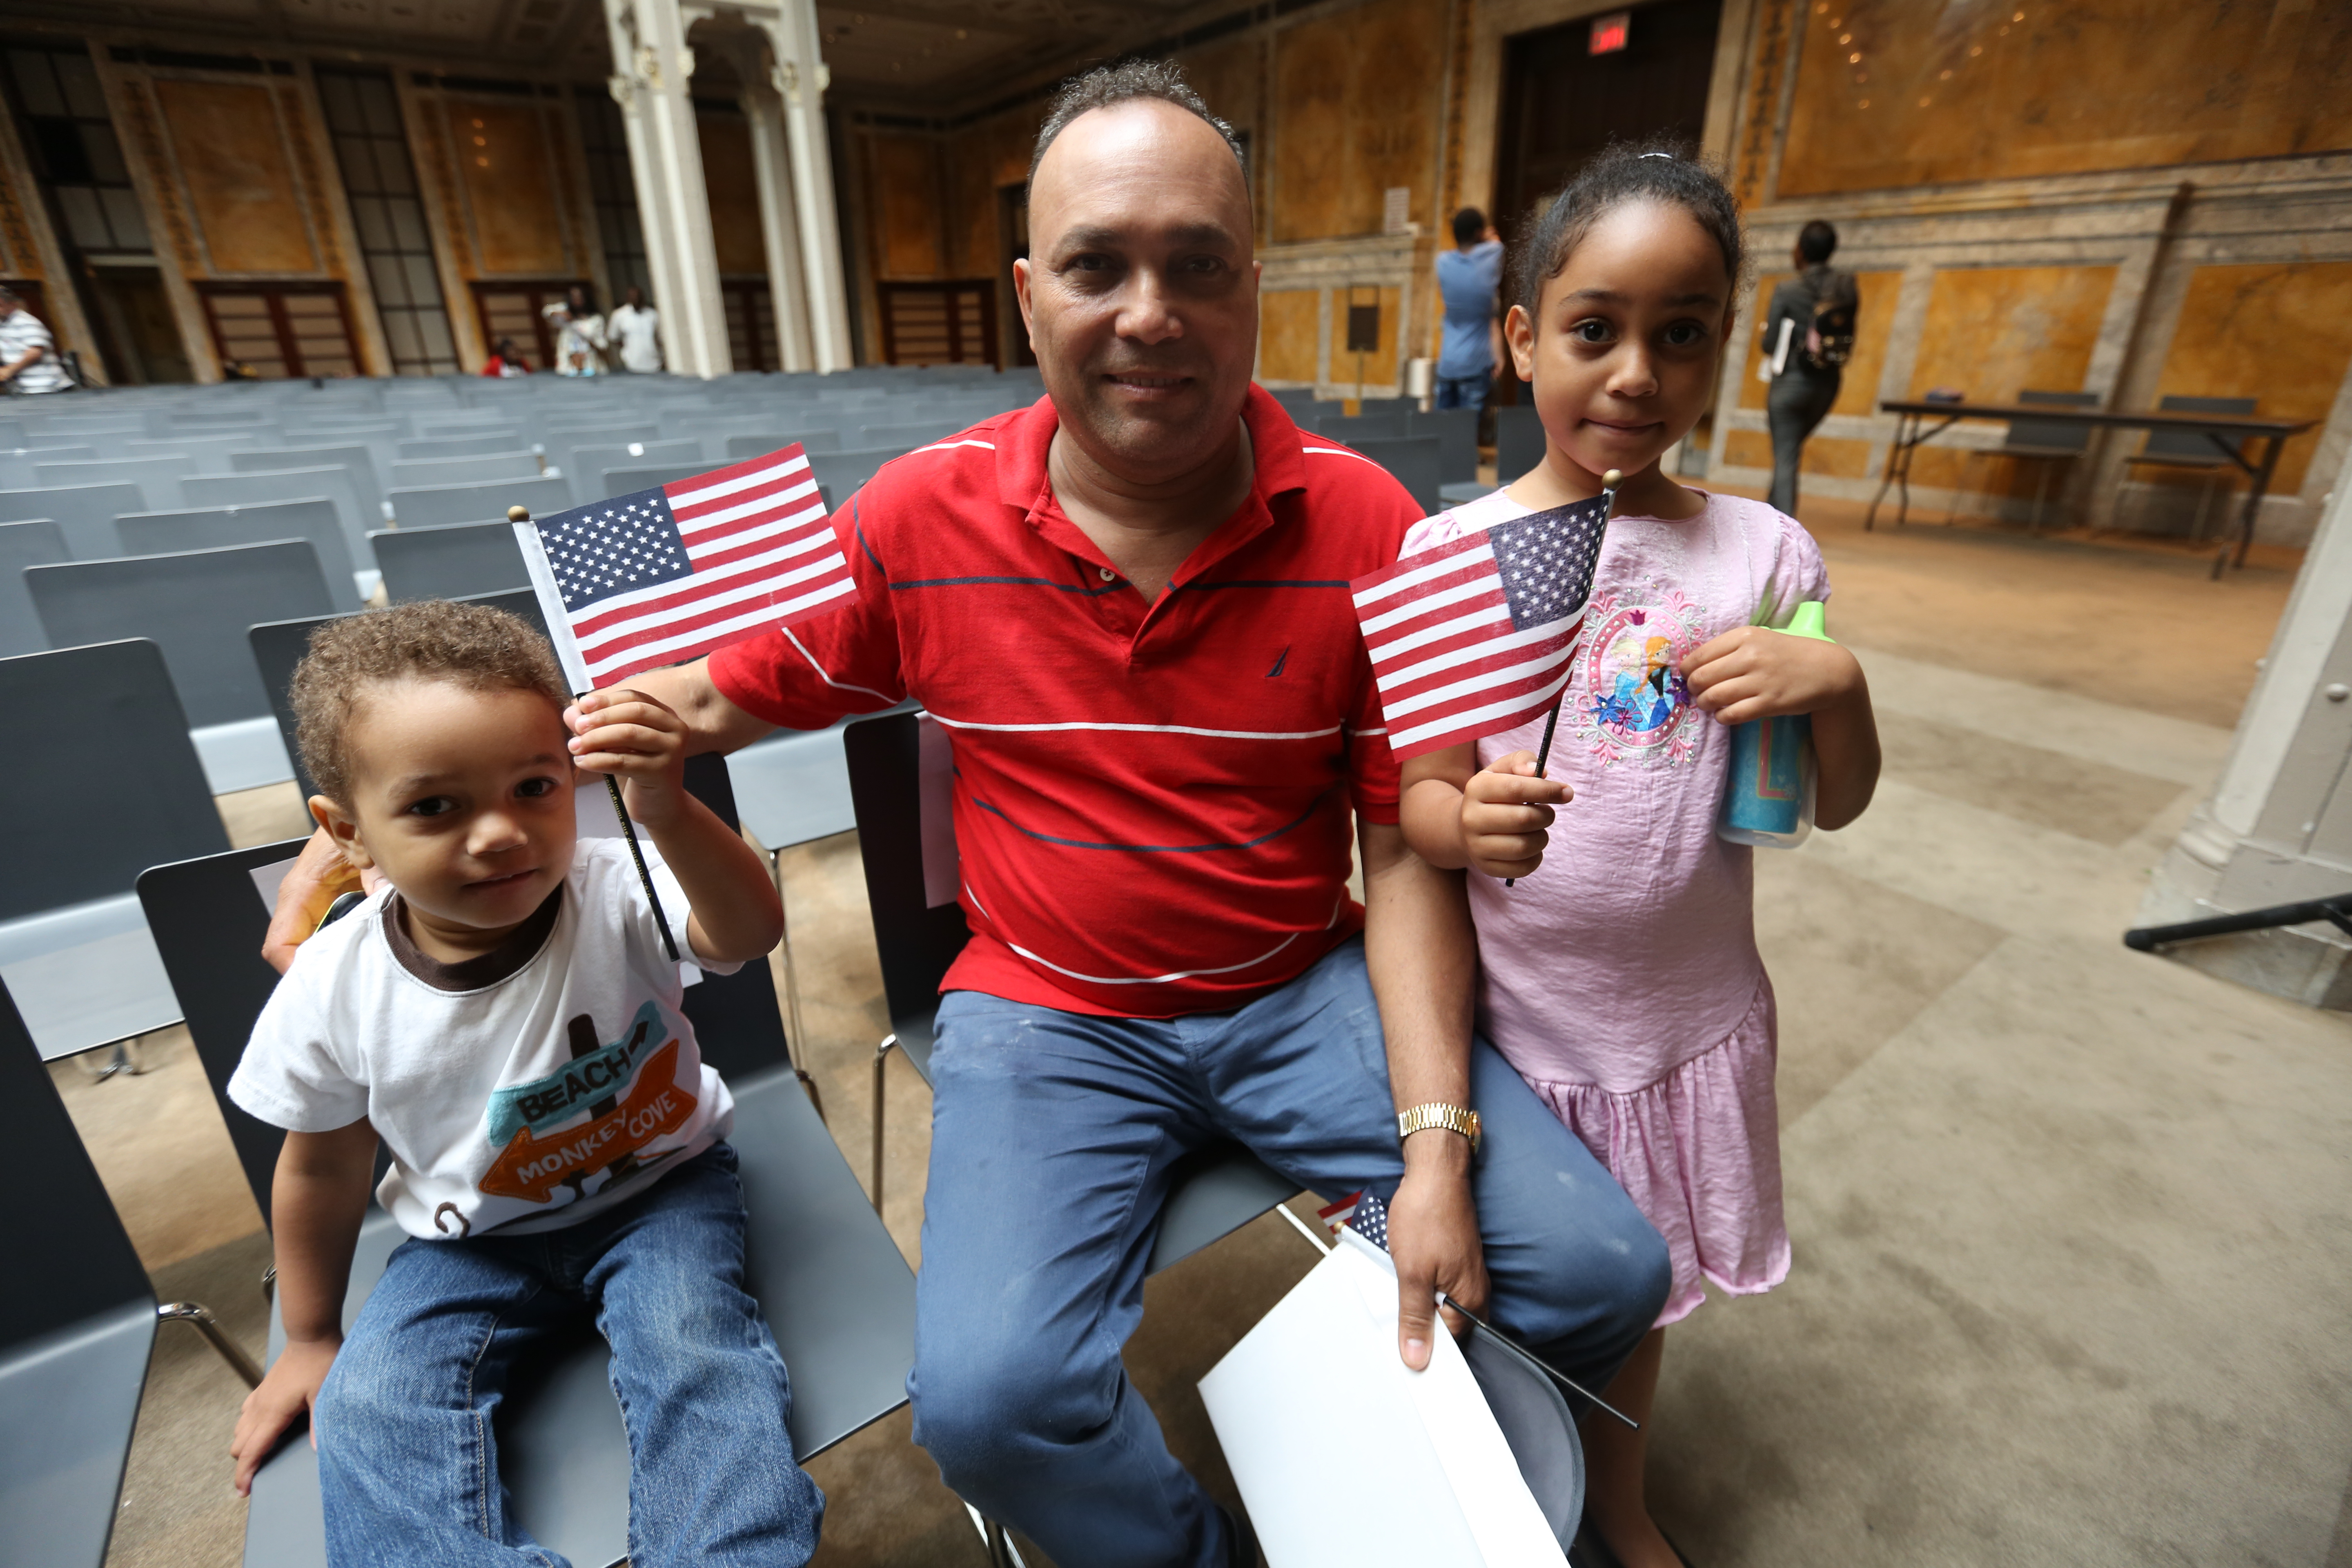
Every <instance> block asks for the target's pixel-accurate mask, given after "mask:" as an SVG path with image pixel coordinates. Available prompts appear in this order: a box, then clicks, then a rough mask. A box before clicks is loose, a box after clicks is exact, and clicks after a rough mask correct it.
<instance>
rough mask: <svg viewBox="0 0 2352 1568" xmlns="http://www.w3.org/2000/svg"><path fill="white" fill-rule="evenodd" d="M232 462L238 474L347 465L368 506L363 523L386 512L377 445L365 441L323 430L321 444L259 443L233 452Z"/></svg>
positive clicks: (232, 466)
mask: <svg viewBox="0 0 2352 1568" xmlns="http://www.w3.org/2000/svg"><path fill="white" fill-rule="evenodd" d="M228 466H229V471H230V472H231V473H238V474H242V473H252V472H258V471H262V470H267V469H271V468H346V469H349V470H350V471H351V476H352V487H353V488H354V489H356V490H357V491H358V494H359V500H360V504H361V505H362V507H364V508H365V509H366V510H365V514H364V515H363V516H362V517H361V518H360V520H359V522H360V526H362V527H365V526H366V525H367V524H368V523H371V522H373V521H377V520H378V519H379V518H381V517H382V516H383V512H382V511H381V510H378V507H377V503H378V502H380V501H381V500H383V488H384V487H383V477H382V476H381V475H379V474H378V473H377V472H376V467H375V451H374V448H373V447H369V446H366V445H365V444H363V443H359V442H347V441H343V440H340V439H338V438H337V437H334V436H332V435H327V434H321V435H320V437H319V444H318V445H317V446H300V447H294V446H283V447H281V446H271V447H255V448H253V449H251V450H249V451H242V452H231V453H230V454H229V455H228Z"/></svg>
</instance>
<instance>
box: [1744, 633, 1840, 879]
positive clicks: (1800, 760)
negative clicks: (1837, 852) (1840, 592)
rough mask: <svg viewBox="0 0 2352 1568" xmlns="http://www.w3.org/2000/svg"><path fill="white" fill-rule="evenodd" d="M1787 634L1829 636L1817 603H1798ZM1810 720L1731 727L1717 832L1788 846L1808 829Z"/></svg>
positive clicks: (1787, 718) (1785, 718)
mask: <svg viewBox="0 0 2352 1568" xmlns="http://www.w3.org/2000/svg"><path fill="white" fill-rule="evenodd" d="M1786 633H1787V635H1788V636H1790V637H1816V638H1819V639H1820V640H1821V641H1822V642H1830V641H1832V640H1833V639H1832V637H1830V634H1829V633H1828V632H1827V631H1826V630H1824V629H1823V628H1822V606H1821V605H1819V604H1817V603H1811V602H1808V603H1806V604H1802V605H1798V606H1797V613H1796V614H1795V615H1794V616H1791V617H1790V621H1789V625H1788V626H1787V628H1786ZM1815 782H1816V781H1815V776H1814V768H1813V721H1812V718H1811V715H1809V714H1804V713H1784V714H1780V715H1779V716H1778V717H1775V718H1771V719H1751V720H1749V721H1748V722H1747V723H1745V724H1739V725H1735V726H1734V727H1733V729H1732V731H1731V777H1730V778H1729V780H1727V782H1726V783H1725V784H1724V789H1723V810H1722V812H1721V813H1720V814H1719V815H1718V816H1717V817H1716V819H1715V833H1716V837H1718V838H1728V839H1730V840H1731V841H1732V842H1733V843H1734V844H1760V845H1763V846H1765V847H1769V848H1773V849H1793V848H1795V847H1797V846H1798V845H1800V844H1801V843H1803V842H1804V841H1805V835H1806V834H1808V833H1811V831H1812V830H1813V790H1814V785H1815Z"/></svg>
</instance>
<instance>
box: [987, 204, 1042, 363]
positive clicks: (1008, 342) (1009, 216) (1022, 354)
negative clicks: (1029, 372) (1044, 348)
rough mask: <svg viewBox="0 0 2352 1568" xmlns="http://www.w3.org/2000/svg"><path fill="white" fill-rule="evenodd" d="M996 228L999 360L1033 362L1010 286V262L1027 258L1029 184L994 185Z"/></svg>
mask: <svg viewBox="0 0 2352 1568" xmlns="http://www.w3.org/2000/svg"><path fill="white" fill-rule="evenodd" d="M996 232H997V233H998V234H1000V235H1002V236H1003V238H1004V258H1003V267H1002V268H1001V269H1000V271H999V272H998V275H997V287H996V294H997V311H996V319H997V320H998V321H1003V323H1004V343H1003V357H1002V358H1001V359H1000V360H999V361H998V362H997V363H1000V364H1008V365H1012V364H1035V363H1037V351H1036V350H1035V349H1033V348H1031V347H1030V346H1029V329H1028V328H1027V327H1026V326H1024V325H1023V324H1022V321H1021V297H1020V296H1019V295H1018V294H1016V293H1014V292H1013V263H1014V262H1016V261H1026V260H1028V259H1029V187H1028V186H1027V185H1025V184H1021V185H999V186H998V187H997V188H996Z"/></svg>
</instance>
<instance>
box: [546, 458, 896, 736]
mask: <svg viewBox="0 0 2352 1568" xmlns="http://www.w3.org/2000/svg"><path fill="white" fill-rule="evenodd" d="M515 532H516V535H517V537H518V538H519V539H520V542H521V543H522V546H523V560H524V562H525V563H526V564H527V565H529V566H530V574H531V586H532V587H533V588H534V589H536V590H537V591H538V594H539V602H540V606H541V609H542V610H543V611H545V612H546V616H547V623H548V628H549V630H550V631H551V632H553V633H554V634H555V638H554V641H555V646H556V652H557V654H558V656H559V657H560V658H562V661H563V668H564V674H565V676H566V677H567V678H568V679H570V680H571V681H572V684H573V686H574V687H575V688H576V689H579V690H582V691H586V690H591V689H596V688H599V687H607V686H611V685H614V683H616V682H619V681H623V680H626V679H629V678H630V677H631V676H634V675H637V674H640V673H642V672H644V671H646V670H648V669H653V668H658V667H660V666H662V665H666V664H678V663H682V662H684V661H685V660H688V659H691V658H701V657H702V656H703V655H704V654H706V653H709V652H710V651H711V650H712V649H714V648H719V647H725V646H726V645H727V644H729V643H731V642H740V640H742V639H743V638H744V637H749V636H751V635H752V634H753V633H756V632H762V631H768V630H771V629H772V628H775V627H778V626H791V625H793V623H795V622H798V621H803V620H806V619H808V618H809V617H810V616H818V615H823V614H824V613H825V612H827V611H829V610H832V609H835V608H836V607H838V606H839V605H842V604H844V603H845V602H846V601H847V600H849V599H851V598H854V597H855V596H856V593H857V584H856V580H855V579H854V578H852V577H851V576H850V574H849V563H848V561H847V560H846V559H845V557H844V556H843V554H842V552H841V545H840V542H839V541H838V540H836V539H835V536H834V531H833V524H832V522H831V521H830V520H828V519H827V518H826V516H825V510H824V500H823V498H822V497H821V496H820V495H819V494H818V492H817V487H816V481H815V480H814V479H813V478H812V477H811V476H810V474H809V466H808V458H806V457H804V456H803V454H802V452H801V449H800V447H798V446H791V447H785V448H784V449H783V450H782V451H781V452H771V453H769V454H768V455H767V456H766V457H764V458H751V460H750V461H748V462H742V463H737V464H734V465H733V466H731V467H730V468H720V469H718V470H717V471H716V472H713V473H708V474H701V475H698V476H697V477H695V478H693V479H678V480H675V481H673V482H672V483H669V484H667V485H663V486H662V487H661V488H659V489H650V490H639V491H637V492H636V493H635V494H634V495H625V496H614V497H612V498H610V499H609V500H600V501H594V502H592V503H590V504H589V505H587V506H583V507H574V508H573V509H572V510H570V511H562V512H557V513H555V514H553V515H552V516H550V517H542V518H539V519H536V520H534V521H530V522H518V523H516V524H515Z"/></svg>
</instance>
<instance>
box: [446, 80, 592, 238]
mask: <svg viewBox="0 0 2352 1568" xmlns="http://www.w3.org/2000/svg"><path fill="white" fill-rule="evenodd" d="M440 108H441V110H442V113H443V116H444V118H445V120H446V124H447V126H448V133H449V145H450V152H451V162H452V163H455V164H456V166H457V182H458V184H459V185H460V186H461V187H462V188H463V190H464V192H465V198H466V210H467V216H469V217H470V218H471V220H472V225H471V226H472V229H473V236H474V243H475V245H476V247H477V248H478V256H479V259H480V268H481V270H480V275H481V276H483V277H486V278H488V277H509V278H531V277H538V278H562V277H568V276H570V275H571V274H572V271H573V270H574V268H573V267H572V261H571V257H570V255H569V250H568V247H566V246H565V244H564V222H563V212H562V207H561V205H559V198H558V195H557V181H556V179H555V178H554V171H553V168H552V162H553V155H552V148H551V144H550V142H549V140H548V134H547V126H546V124H545V122H544V121H543V120H542V118H541V112H540V110H539V108H538V106H537V105H535V104H530V103H501V102H493V101H489V100H480V99H458V98H445V99H443V100H442V101H441V105H440Z"/></svg>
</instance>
